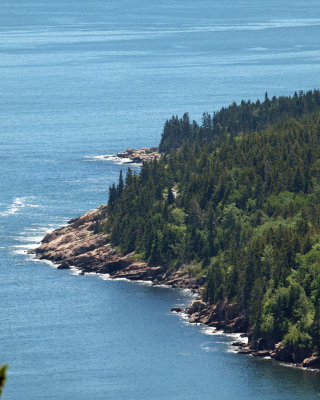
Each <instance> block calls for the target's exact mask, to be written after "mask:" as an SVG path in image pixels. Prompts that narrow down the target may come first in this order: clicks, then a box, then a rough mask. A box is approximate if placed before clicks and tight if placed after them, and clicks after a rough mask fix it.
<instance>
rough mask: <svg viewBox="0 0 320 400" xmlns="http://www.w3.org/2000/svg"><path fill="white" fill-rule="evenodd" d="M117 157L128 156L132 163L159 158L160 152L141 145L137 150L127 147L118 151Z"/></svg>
mask: <svg viewBox="0 0 320 400" xmlns="http://www.w3.org/2000/svg"><path fill="white" fill-rule="evenodd" d="M117 157H119V158H128V159H129V160H131V162H133V163H142V162H144V161H152V160H159V159H160V158H161V154H160V153H158V152H157V151H155V150H154V149H150V148H148V147H143V148H142V149H139V150H136V149H128V150H125V151H121V152H120V153H117Z"/></svg>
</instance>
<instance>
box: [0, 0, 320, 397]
mask: <svg viewBox="0 0 320 400" xmlns="http://www.w3.org/2000/svg"><path fill="white" fill-rule="evenodd" d="M319 15H320V3H319V2H318V1H317V0H305V1H303V2H302V1H298V0H291V1H289V0H281V1H275V0H269V1H266V0H261V1H259V2H257V1H253V0H243V1H239V0H228V1H226V2H218V1H215V0H210V1H209V0H197V1H196V0H187V1H185V0H184V1H182V0H171V1H169V0H159V1H157V2H156V3H154V2H151V1H150V0H148V1H147V0H140V1H137V0H122V1H121V2H119V1H114V0H91V1H90V2H89V1H84V0H68V1H62V0H51V1H49V0H41V1H40V0H19V1H18V0H11V1H8V0H3V1H2V2H1V14H0V88H1V90H0V103H1V104H0V171H1V173H0V285H1V286H0V288H1V289H0V298H1V302H0V304H1V319H0V362H1V363H5V362H6V363H8V364H9V372H8V381H7V384H6V387H5V389H4V393H3V399H4V400H38V399H39V400H40V399H41V400H44V399H46V400H53V399H63V400H82V399H90V400H102V399H103V400H106V399H112V400H120V399H121V400H123V399H126V400H127V399H130V400H142V399H154V400H160V399H161V400H195V399H199V400H209V399H210V400H212V399H217V400H230V399H233V398H237V399H239V400H244V399H246V400H253V399H254V400H256V399H259V400H267V399H268V400H272V399H274V400H280V399H281V400H286V399H288V400H289V399H290V400H298V399H299V400H302V399H316V398H317V394H318V393H320V375H319V373H316V372H310V371H303V370H298V369H294V368H292V367H288V366H285V365H281V364H280V363H276V362H274V361H271V360H265V359H263V360H262V359H255V358H253V357H249V356H244V355H238V354H235V353H234V351H233V350H232V348H231V346H230V343H231V342H232V341H234V337H232V336H225V335H221V334H220V333H214V332H212V331H210V330H208V329H206V328H203V327H201V326H194V325H192V326H191V325H189V324H188V323H187V321H186V320H185V319H184V318H183V316H178V315H175V314H172V313H170V308H171V307H172V306H174V305H177V304H182V305H187V304H188V302H189V301H190V299H191V295H190V293H188V292H186V291H178V290H173V289H169V288H161V287H152V286H149V285H147V284H143V283H130V282H127V281H111V280H104V279H102V278H103V277H99V276H96V275H85V276H79V275H77V274H76V272H75V271H65V270H63V271H62V270H56V269H55V268H54V267H53V266H52V265H50V264H49V263H45V262H40V261H35V260H33V258H32V256H31V255H29V254H28V250H31V249H32V248H34V247H35V246H37V243H39V241H40V240H41V238H42V237H43V236H44V235H45V234H46V233H47V232H49V231H51V230H53V229H55V228H57V227H61V226H63V225H64V224H65V223H66V222H67V221H68V220H69V219H71V218H74V217H77V216H79V215H81V214H83V213H84V212H85V211H87V210H88V209H92V208H96V207H97V206H98V205H100V204H103V203H106V202H107V198H108V187H109V185H110V184H112V183H114V182H116V181H117V179H118V175H119V171H120V169H123V170H124V171H125V170H126V168H127V165H123V164H121V163H117V162H115V161H112V160H104V159H102V158H99V157H97V156H99V155H103V154H115V153H117V152H118V151H121V150H125V149H127V148H132V147H133V148H140V147H143V146H153V145H157V144H158V143H159V141H160V137H161V131H162V127H163V124H164V122H165V120H166V119H168V118H170V117H171V116H172V115H176V114H178V115H179V116H182V114H183V113H184V112H189V114H190V117H191V119H196V120H197V121H201V117H202V113H203V112H213V111H215V110H218V109H219V108H220V107H222V106H226V105H228V104H229V103H231V102H233V101H241V99H252V100H256V99H258V98H259V99H263V98H264V96H265V92H268V95H269V97H272V96H278V95H289V94H293V93H294V91H299V90H304V91H306V90H310V89H313V88H319V86H320V83H319V82H320V80H319V76H320V45H319V37H320V17H319ZM133 168H135V169H136V170H138V169H139V166H133Z"/></svg>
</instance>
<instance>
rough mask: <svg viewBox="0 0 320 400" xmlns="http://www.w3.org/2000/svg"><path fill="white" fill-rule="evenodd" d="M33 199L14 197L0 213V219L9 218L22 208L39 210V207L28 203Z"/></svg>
mask: <svg viewBox="0 0 320 400" xmlns="http://www.w3.org/2000/svg"><path fill="white" fill-rule="evenodd" d="M33 199H34V197H14V198H13V201H12V204H10V205H8V206H7V209H6V210H4V211H2V212H0V216H1V217H9V216H10V215H13V214H16V213H18V212H19V211H20V210H21V209H22V208H24V207H31V208H40V207H41V205H39V204H33V203H29V202H28V201H30V200H33Z"/></svg>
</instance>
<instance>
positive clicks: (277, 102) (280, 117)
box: [159, 90, 320, 153]
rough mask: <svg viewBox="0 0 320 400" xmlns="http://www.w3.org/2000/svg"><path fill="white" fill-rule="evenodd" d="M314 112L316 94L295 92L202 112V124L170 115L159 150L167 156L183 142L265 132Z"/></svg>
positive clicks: (319, 103) (319, 95)
mask: <svg viewBox="0 0 320 400" xmlns="http://www.w3.org/2000/svg"><path fill="white" fill-rule="evenodd" d="M315 111H320V91H319V90H314V91H308V92H307V93H304V92H302V91H301V92H299V94H298V93H295V94H294V95H293V96H292V97H290V96H280V97H275V96H274V97H272V99H269V97H268V94H267V93H266V94H265V99H264V101H263V102H260V100H257V101H256V102H251V101H250V100H249V101H244V100H242V101H241V103H240V104H236V103H235V102H234V103H232V104H231V105H230V106H229V107H223V108H222V109H221V110H220V111H218V112H215V113H213V115H210V114H209V113H204V114H203V118H202V124H201V125H198V124H197V123H196V122H195V121H193V122H190V119H189V115H188V114H187V113H186V114H184V116H183V118H178V117H177V116H173V117H172V118H171V119H170V120H167V121H166V123H165V125H164V128H163V132H162V135H161V142H160V145H159V150H160V152H162V153H169V152H171V151H172V150H175V149H178V148H180V147H181V146H182V145H183V144H184V143H192V142H198V143H204V142H205V143H208V142H211V141H213V140H215V141H218V140H219V141H222V140H223V139H224V138H225V136H226V135H231V136H235V135H238V134H239V133H241V132H254V131H260V130H263V129H266V128H267V127H269V126H271V125H273V124H275V123H277V122H283V121H287V120H289V119H290V118H300V117H301V116H303V115H309V114H312V113H314V112H315Z"/></svg>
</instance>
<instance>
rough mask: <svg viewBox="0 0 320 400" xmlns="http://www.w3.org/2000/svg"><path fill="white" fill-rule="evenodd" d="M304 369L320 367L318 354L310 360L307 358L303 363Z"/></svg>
mask: <svg viewBox="0 0 320 400" xmlns="http://www.w3.org/2000/svg"><path fill="white" fill-rule="evenodd" d="M302 366H303V367H316V366H318V367H320V357H319V356H318V355H317V354H314V355H312V356H311V357H309V358H305V359H304V360H303V362H302Z"/></svg>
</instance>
